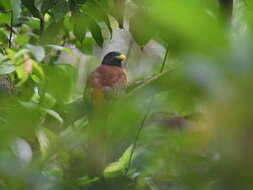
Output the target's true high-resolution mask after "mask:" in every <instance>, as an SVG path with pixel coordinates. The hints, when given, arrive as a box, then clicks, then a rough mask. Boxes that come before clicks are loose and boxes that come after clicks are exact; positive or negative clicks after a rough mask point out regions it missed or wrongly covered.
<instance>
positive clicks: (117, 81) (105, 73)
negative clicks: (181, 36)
mask: <svg viewBox="0 0 253 190" xmlns="http://www.w3.org/2000/svg"><path fill="white" fill-rule="evenodd" d="M124 60H126V56H124V55H123V54H121V53H119V52H110V53H108V54H106V55H105V57H104V59H103V61H102V64H101V65H99V66H98V67H97V68H96V69H95V70H94V71H93V72H92V73H91V74H90V76H89V77H88V81H87V88H86V90H85V91H86V92H85V93H88V97H89V98H88V99H87V100H88V101H87V100H86V102H89V103H88V104H89V105H90V106H89V108H90V109H89V113H88V122H89V127H88V131H87V134H88V136H89V137H88V140H87V141H88V143H87V155H88V159H87V162H86V163H87V169H88V175H89V176H99V175H102V174H103V170H104V168H105V167H106V165H107V164H109V163H110V162H111V161H112V158H111V156H112V155H111V152H112V150H111V149H110V146H109V144H110V143H109V141H110V140H109V139H110V138H109V131H108V130H109V129H108V126H107V123H108V118H110V110H111V109H113V106H112V105H111V104H110V103H111V102H113V103H115V102H116V101H115V98H117V97H119V96H120V95H122V93H123V92H124V89H126V87H127V73H126V72H125V70H124V69H123V61H124ZM86 105H87V104H86ZM86 109H87V106H86Z"/></svg>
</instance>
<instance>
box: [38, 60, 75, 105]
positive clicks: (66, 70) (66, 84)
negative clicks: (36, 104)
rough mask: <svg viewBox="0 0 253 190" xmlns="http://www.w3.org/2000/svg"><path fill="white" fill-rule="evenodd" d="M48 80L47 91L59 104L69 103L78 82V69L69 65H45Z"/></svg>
mask: <svg viewBox="0 0 253 190" xmlns="http://www.w3.org/2000/svg"><path fill="white" fill-rule="evenodd" d="M43 70H44V72H45V76H46V80H47V81H48V83H47V86H46V91H47V92H48V93H49V94H51V95H52V96H53V97H54V98H55V99H56V100H57V102H58V103H60V102H62V103H68V102H69V101H70V100H71V98H72V94H73V89H74V87H75V80H76V69H75V67H73V66H72V65H69V64H59V65H43Z"/></svg>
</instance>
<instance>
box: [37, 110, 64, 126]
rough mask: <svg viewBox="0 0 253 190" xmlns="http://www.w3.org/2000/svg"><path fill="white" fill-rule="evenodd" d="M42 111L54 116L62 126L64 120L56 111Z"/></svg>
mask: <svg viewBox="0 0 253 190" xmlns="http://www.w3.org/2000/svg"><path fill="white" fill-rule="evenodd" d="M41 109H42V111H44V112H45V113H47V114H48V115H50V116H52V117H53V118H55V119H56V120H57V121H59V123H60V124H63V119H62V118H61V116H60V115H59V114H58V113H57V112H56V111H54V110H51V109H46V108H41Z"/></svg>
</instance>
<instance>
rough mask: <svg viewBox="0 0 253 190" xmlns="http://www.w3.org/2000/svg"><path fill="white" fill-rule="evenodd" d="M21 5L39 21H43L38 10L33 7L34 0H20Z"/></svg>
mask: <svg viewBox="0 0 253 190" xmlns="http://www.w3.org/2000/svg"><path fill="white" fill-rule="evenodd" d="M21 1H22V3H23V5H24V6H25V7H26V8H27V9H28V10H29V11H30V12H31V14H32V15H33V16H34V17H36V18H39V19H43V17H42V16H41V14H40V11H39V9H38V8H37V7H36V6H35V2H34V1H35V0H21Z"/></svg>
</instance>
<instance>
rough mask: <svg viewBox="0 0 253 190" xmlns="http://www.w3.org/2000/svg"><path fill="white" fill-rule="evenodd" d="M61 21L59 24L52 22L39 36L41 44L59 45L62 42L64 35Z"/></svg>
mask: <svg viewBox="0 0 253 190" xmlns="http://www.w3.org/2000/svg"><path fill="white" fill-rule="evenodd" d="M63 26H64V25H63V20H61V21H60V22H57V23H55V22H53V23H51V24H50V25H49V26H48V27H47V28H46V29H45V30H44V32H43V34H42V36H41V39H40V41H41V43H42V44H59V43H60V42H61V40H62V37H63V35H64V30H63Z"/></svg>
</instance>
